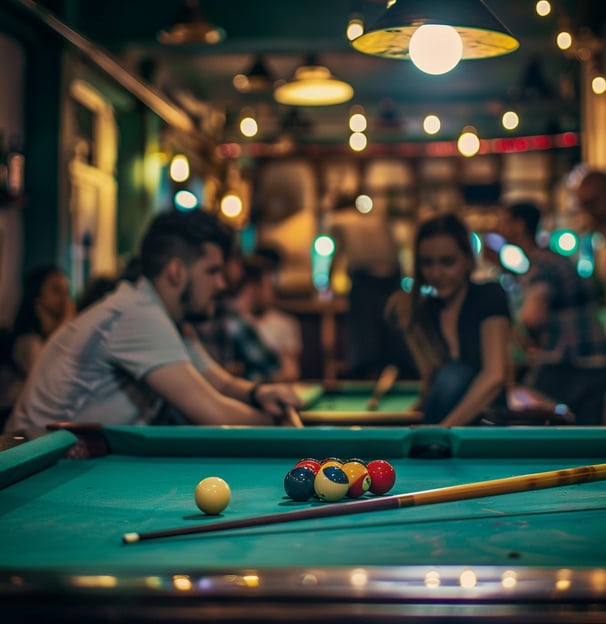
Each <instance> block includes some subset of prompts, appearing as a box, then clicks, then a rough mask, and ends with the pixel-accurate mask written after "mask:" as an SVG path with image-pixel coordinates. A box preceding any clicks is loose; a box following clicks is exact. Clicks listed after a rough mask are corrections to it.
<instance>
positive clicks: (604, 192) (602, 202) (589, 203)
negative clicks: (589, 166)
mask: <svg viewBox="0 0 606 624" xmlns="http://www.w3.org/2000/svg"><path fill="white" fill-rule="evenodd" d="M576 196H577V201H578V204H579V208H580V209H581V210H582V211H583V212H584V213H585V214H587V215H589V217H590V218H591V221H592V226H593V228H594V229H596V230H598V231H601V232H602V233H604V232H606V172H604V171H598V170H595V169H593V170H590V171H588V172H587V173H586V174H585V176H584V177H583V178H582V179H581V181H580V183H579V185H578V186H577V188H576Z"/></svg>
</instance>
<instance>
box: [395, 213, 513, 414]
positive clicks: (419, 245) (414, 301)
mask: <svg viewBox="0 0 606 624" xmlns="http://www.w3.org/2000/svg"><path fill="white" fill-rule="evenodd" d="M414 258H415V275H414V286H413V290H412V293H411V294H410V295H404V294H400V295H398V296H399V298H400V304H399V308H400V314H399V318H400V322H401V325H402V327H401V328H402V330H403V332H404V336H405V338H406V342H407V344H408V346H409V348H410V351H411V353H412V354H413V357H414V359H415V362H416V364H417V368H418V370H419V373H420V375H421V380H422V385H423V411H424V421H425V422H427V423H441V424H442V425H445V426H459V425H469V424H472V423H473V422H474V421H476V420H477V419H478V418H479V417H480V416H481V414H482V412H483V411H484V410H485V409H486V408H487V407H489V406H491V405H492V404H494V403H495V402H499V403H500V402H501V401H503V398H504V390H505V385H506V382H507V380H508V375H509V374H510V373H511V370H512V367H511V365H510V353H509V341H510V330H511V327H510V315H509V308H508V302H507V297H506V295H505V292H504V291H503V289H502V288H501V287H500V285H498V284H495V283H486V284H476V283H474V282H472V281H471V274H472V272H473V269H474V267H475V256H474V253H473V249H472V246H471V238H470V233H469V231H468V230H467V228H466V227H465V225H464V224H463V222H462V221H461V220H460V219H459V218H458V217H456V216H455V215H452V214H447V215H443V216H440V217H436V218H433V219H430V220H429V221H426V222H424V223H423V224H421V226H420V227H419V230H418V232H417V237H416V241H415V252H414Z"/></svg>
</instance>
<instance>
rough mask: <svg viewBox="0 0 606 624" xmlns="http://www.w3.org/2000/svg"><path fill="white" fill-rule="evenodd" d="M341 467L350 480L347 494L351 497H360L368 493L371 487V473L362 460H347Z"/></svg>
mask: <svg viewBox="0 0 606 624" xmlns="http://www.w3.org/2000/svg"><path fill="white" fill-rule="evenodd" d="M341 469H342V470H343V472H344V473H345V474H346V475H347V480H348V481H349V489H348V490H347V496H349V498H360V496H363V495H364V494H366V492H367V491H368V489H369V488H370V475H369V474H368V470H367V468H366V466H365V465H364V464H363V463H362V462H360V461H348V462H345V463H344V464H343V465H342V466H341Z"/></svg>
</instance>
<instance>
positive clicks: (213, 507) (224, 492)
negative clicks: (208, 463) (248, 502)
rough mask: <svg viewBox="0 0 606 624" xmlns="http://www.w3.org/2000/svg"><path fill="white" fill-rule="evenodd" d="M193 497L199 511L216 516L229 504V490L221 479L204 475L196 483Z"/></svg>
mask: <svg viewBox="0 0 606 624" xmlns="http://www.w3.org/2000/svg"><path fill="white" fill-rule="evenodd" d="M194 499H195V501H196V505H197V506H198V509H200V511H203V512H204V513H205V514H208V515H209V516H216V515H217V514H220V513H221V512H222V511H223V510H224V509H225V508H226V507H227V505H229V501H230V500H231V490H230V489H229V485H227V482H226V481H224V480H223V479H221V478H219V477H206V479H202V481H200V483H198V485H196V489H195V491H194Z"/></svg>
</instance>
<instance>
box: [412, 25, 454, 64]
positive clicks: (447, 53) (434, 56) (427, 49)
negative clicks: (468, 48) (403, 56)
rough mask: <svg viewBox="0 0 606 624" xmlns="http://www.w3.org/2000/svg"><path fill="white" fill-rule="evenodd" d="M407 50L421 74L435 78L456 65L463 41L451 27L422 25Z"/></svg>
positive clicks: (413, 35) (414, 34)
mask: <svg viewBox="0 0 606 624" xmlns="http://www.w3.org/2000/svg"><path fill="white" fill-rule="evenodd" d="M408 50H409V52H410V58H411V60H412V62H413V63H414V64H415V65H416V66H417V67H418V68H419V69H420V70H421V71H422V72H425V73H426V74H433V75H435V76H437V75H439V74H445V73H447V72H449V71H450V70H452V69H454V68H455V67H456V66H457V65H458V63H459V61H460V60H461V56H462V55H463V41H462V40H461V37H460V36H459V33H458V32H457V31H456V30H455V29H454V28H453V27H452V26H446V25H443V24H424V25H423V26H420V27H419V28H417V30H415V32H414V33H413V34H412V37H411V38H410V43H409V46H408Z"/></svg>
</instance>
